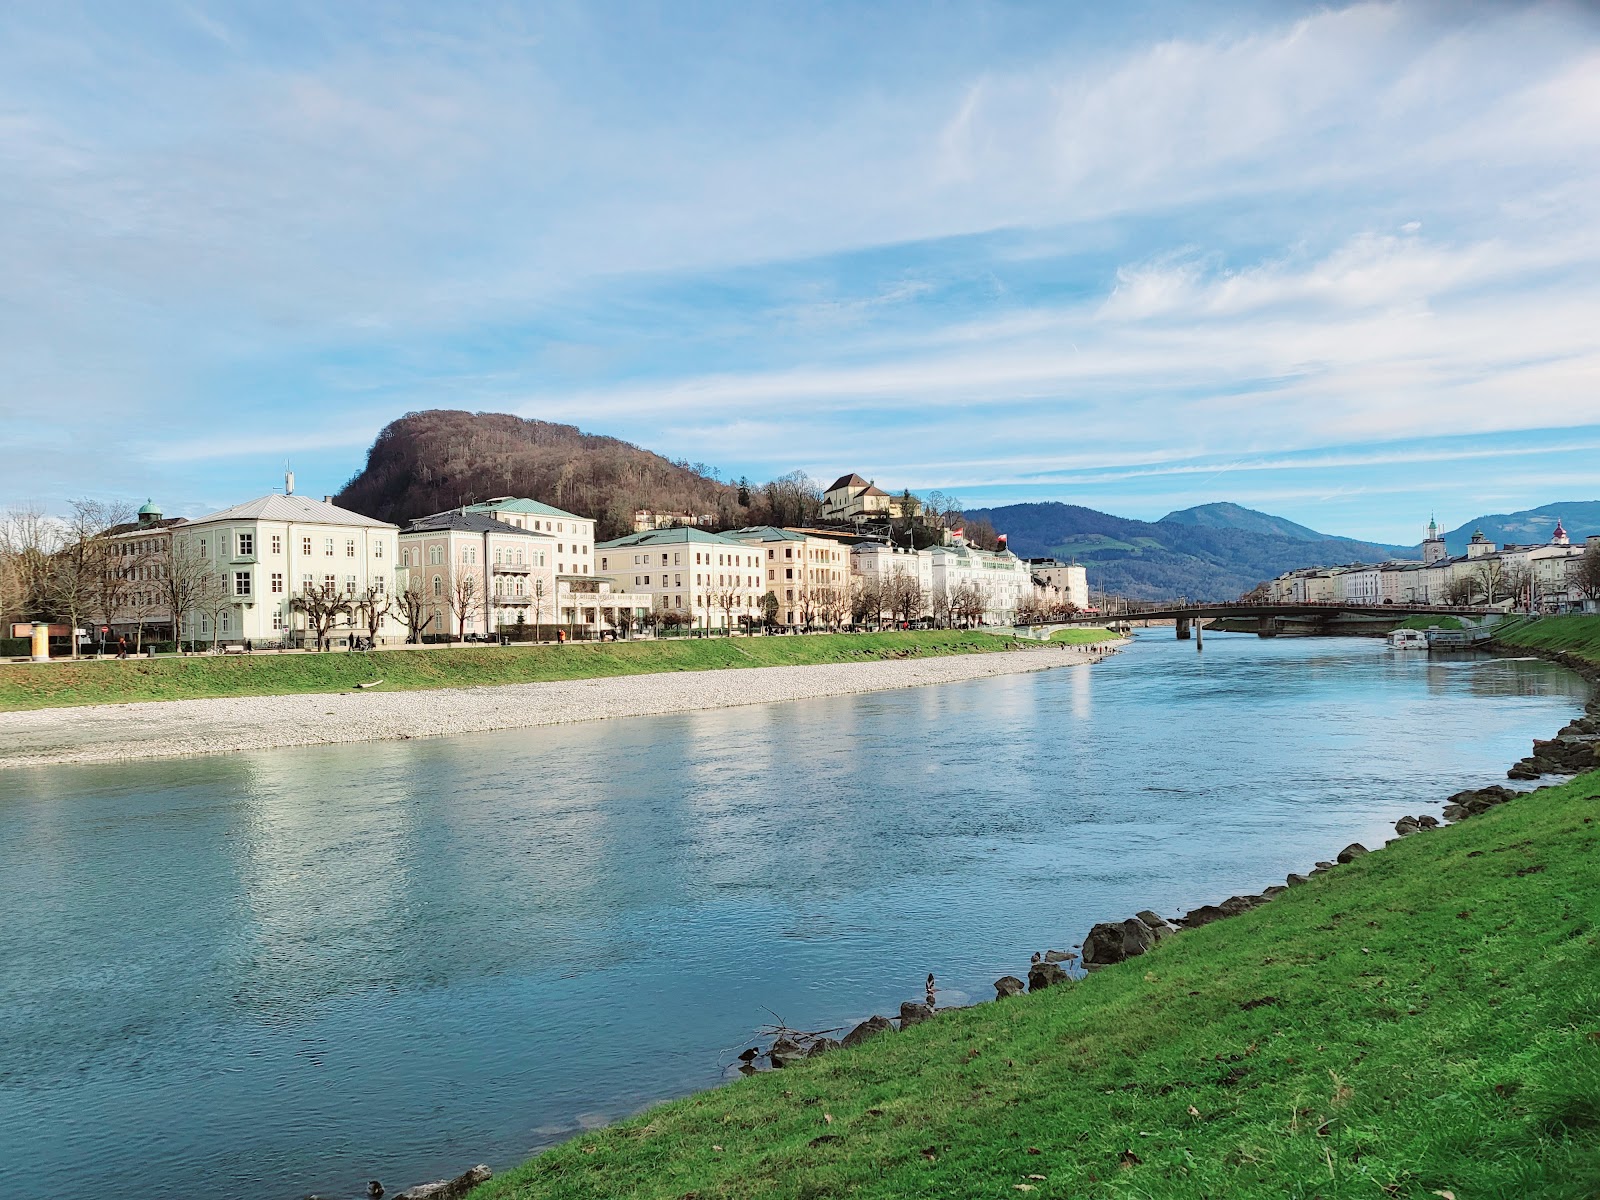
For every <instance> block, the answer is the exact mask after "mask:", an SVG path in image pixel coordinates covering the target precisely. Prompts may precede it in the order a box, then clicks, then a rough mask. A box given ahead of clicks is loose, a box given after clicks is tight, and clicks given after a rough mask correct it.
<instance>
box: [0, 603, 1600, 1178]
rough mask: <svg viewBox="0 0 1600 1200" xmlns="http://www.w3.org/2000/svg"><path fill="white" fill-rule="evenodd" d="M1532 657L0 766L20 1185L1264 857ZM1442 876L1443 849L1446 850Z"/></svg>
mask: <svg viewBox="0 0 1600 1200" xmlns="http://www.w3.org/2000/svg"><path fill="white" fill-rule="evenodd" d="M1585 696H1586V688H1585V685H1584V684H1583V683H1582V681H1581V680H1579V679H1578V678H1577V677H1576V676H1574V675H1572V674H1570V673H1568V672H1566V671H1564V670H1562V669H1560V668H1558V667H1554V666H1551V665H1549V664H1546V663H1543V662H1537V661H1530V660H1525V661H1511V660H1496V659H1453V660H1441V659H1438V658H1433V659H1430V658H1429V657H1428V656H1426V655H1422V654H1415V653H1412V654H1400V653H1395V652H1391V651H1388V650H1386V649H1385V647H1384V646H1383V645H1381V644H1380V643H1378V642H1374V641H1363V640H1352V639H1335V640H1288V639H1279V640H1273V641H1260V640H1257V639H1256V638H1254V637H1226V636H1218V635H1213V636H1212V637H1209V638H1207V639H1206V644H1205V650H1204V653H1199V654H1197V653H1196V652H1195V649H1194V644H1193V643H1192V642H1176V641H1174V640H1172V639H1171V634H1170V632H1163V631H1156V630H1152V631H1150V632H1149V633H1148V634H1146V635H1145V636H1144V637H1143V638H1142V639H1141V640H1140V641H1139V642H1138V643H1137V644H1135V645H1134V646H1132V647H1130V648H1129V649H1128V650H1127V651H1126V652H1124V653H1123V654H1122V655H1120V656H1118V657H1116V658H1114V659H1112V660H1110V661H1109V662H1107V663H1105V664H1103V665H1100V666H1095V667H1088V666H1078V667H1067V668H1062V669H1059V670H1054V671H1048V672H1042V673H1038V674H1026V675H1014V676H1007V677H1001V678H993V679H981V680H973V681H969V682H962V683H954V684H947V685H943V686H939V687H928V688H920V689H913V690H906V691H893V692H882V693H876V694H867V695H855V696H849V697H844V698H841V699H837V700H807V701H797V702H791V703H784V704H771V705H760V706H752V707H747V708H736V709H725V710H719V711H710V712H702V713H694V714H684V715H673V716H662V717H647V718H637V719H631V720H617V721H608V722H596V723H592V724H586V725H576V726H561V727H547V728H539V729H527V730H515V731H508V732H501V733H484V734H473V735H469V736H461V737H455V738H441V739H429V740H416V741H409V742H388V743H372V744H357V745H341V746H320V747H309V748H295V749H285V750H268V751H256V752H249V753H243V754H236V755H229V756H224V757H214V758H201V759H185V760H174V761H153V762H142V763H134V764H129V765H121V766H76V767H64V766H57V767H49V768H37V769H30V770H21V771H10V772H6V773H5V774H4V775H0V914H3V916H0V1013H3V1014H4V1016H3V1019H0V1163H4V1164H6V1169H7V1177H8V1190H9V1191H10V1194H13V1195H20V1196H30V1197H31V1196H37V1197H65V1196H75V1195H90V1194H101V1193H104V1192H106V1191H107V1190H110V1191H114V1192H116V1193H117V1194H121V1195H138V1196H141V1197H168V1196H170V1197H195V1196H207V1197H233V1196H238V1197H245V1196H249V1197H256V1198H262V1197H264V1198H268V1200H271V1198H274V1197H282V1198H284V1200H289V1198H291V1197H299V1196H303V1195H305V1194H306V1193H308V1192H317V1193H320V1194H322V1195H324V1196H351V1195H356V1194H359V1192H360V1190H361V1188H362V1187H363V1186H364V1184H365V1181H366V1180H367V1179H369V1178H374V1177H376V1178H380V1179H382V1180H384V1181H385V1183H386V1184H388V1185H389V1186H390V1187H391V1190H392V1189H394V1188H395V1187H398V1186H405V1185H407V1184H409V1183H414V1182H417V1181H419V1180H422V1179H425V1178H437V1177H438V1176H440V1175H443V1174H446V1173H451V1172H454V1171H459V1170H461V1169H462V1168H464V1167H465V1166H467V1165H469V1164H471V1163H474V1162H479V1161H488V1162H490V1163H491V1164H493V1165H495V1166H496V1167H503V1166H506V1165H509V1164H510V1163H512V1162H514V1161H516V1160H518V1159H520V1158H521V1157H523V1156H524V1155H526V1154H527V1153H529V1152H531V1151H533V1150H536V1149H538V1148H539V1147H541V1146H545V1145H548V1144H550V1143H552V1142H555V1141H558V1140H560V1139H562V1138H565V1137H568V1136H570V1135H571V1134H573V1133H574V1132H576V1131H577V1130H579V1129H582V1128H586V1127H591V1126H594V1125H597V1124H600V1123H604V1122H605V1121H608V1120H612V1119H615V1118H617V1117H619V1116H622V1115H626V1114H628V1113H630V1112H633V1111H635V1110H637V1109H638V1108H639V1107H641V1106H643V1105H645V1104H647V1103H649V1102H651V1101H653V1100H657V1099H660V1098H663V1097H666V1096H670V1095H674V1094H679V1093H682V1092H685V1091H689V1090H693V1089H695V1088H700V1087H706V1086H711V1085H714V1084H716V1083H717V1082H718V1081H719V1080H720V1079H721V1078H722V1077H723V1070H722V1066H723V1065H724V1064H727V1063H730V1062H731V1061H732V1059H733V1055H734V1054H735V1053H736V1052H737V1051H738V1050H739V1049H740V1048H742V1047H743V1046H746V1045H749V1044H750V1033H751V1031H752V1030H753V1029H754V1028H755V1027H757V1026H759V1025H761V1024H763V1023H765V1022H767V1021H768V1020H769V1019H770V1017H769V1010H771V1011H772V1012H776V1013H779V1014H781V1015H782V1016H783V1017H784V1018H785V1019H786V1020H787V1021H788V1022H789V1023H790V1024H791V1025H794V1026H796V1027H799V1028H821V1027H824V1026H832V1025H838V1024H843V1023H845V1022H846V1021H849V1020H851V1019H858V1018H861V1017H864V1016H866V1015H867V1014H869V1013H871V1012H873V1011H879V1012H891V1011H894V1010H895V1008H896V1007H897V1006H898V1004H899V1002H900V1001H901V1000H906V999H915V998H919V997H920V994H921V990H922V980H923V977H924V975H925V974H926V973H927V972H929V971H933V972H935V973H936V974H937V976H938V977H939V980H940V982H941V986H942V988H943V989H944V990H943V992H942V993H941V998H942V1000H943V1001H944V1002H945V1003H954V1002H960V1001H961V1000H962V999H963V994H964V993H965V994H970V996H971V997H972V998H974V999H983V998H988V997H990V996H992V994H993V993H992V990H991V988H990V983H991V981H992V980H993V979H995V978H996V977H997V976H999V975H1002V974H1006V973H1013V972H1014V973H1018V974H1022V973H1024V970H1023V969H1024V968H1025V966H1026V964H1027V961H1028V955H1029V953H1030V952H1031V951H1033V950H1035V949H1045V948H1047V947H1051V946H1057V947H1067V946H1070V945H1072V944H1073V943H1075V942H1076V941H1078V940H1079V939H1080V938H1081V937H1082V935H1083V933H1084V932H1085V931H1086V930H1087V929H1088V927H1089V925H1090V924H1091V923H1092V922H1094V921H1096V920H1100V919H1104V918H1121V917H1123V916H1126V915H1127V914H1129V913H1131V912H1133V911H1134V910H1136V909H1140V908H1147V907H1150V908H1156V909H1159V910H1162V911H1165V912H1175V911H1177V910H1179V909H1181V908H1183V907H1188V906H1190V905H1192V904H1195V903H1200V902H1205V901H1216V900H1219V899H1221V898H1222V897H1224V896H1227V895H1229V894H1231V893H1234V892H1238V891H1243V890H1251V889H1258V888H1260V887H1262V886H1264V885H1266V884H1268V883H1272V882H1278V881H1281V880H1282V877H1283V875H1284V874H1285V873H1286V872H1288V871H1290V870H1301V869H1305V868H1307V867H1309V866H1310V865H1311V863H1312V862H1313V861H1314V860H1316V859H1319V858H1326V857H1329V856H1331V854H1332V853H1333V852H1334V851H1335V850H1337V849H1338V848H1339V847H1340V846H1343V845H1344V844H1346V843H1347V842H1350V841H1353V840H1361V841H1364V842H1366V843H1367V844H1368V845H1376V844H1380V843H1381V842H1382V841H1383V840H1384V838H1385V837H1386V836H1389V835H1390V834H1391V828H1390V827H1391V825H1392V823H1393V821H1394V820H1395V818H1396V817H1398V816H1400V815H1402V814H1404V813H1419V812H1435V813H1436V812H1437V811H1438V808H1437V807H1430V806H1431V805H1435V804H1436V803H1437V802H1438V801H1439V800H1441V799H1442V798H1443V797H1444V796H1445V795H1447V794H1448V793H1450V792H1453V791H1456V790H1458V789H1461V788H1464V787H1468V786H1475V785H1483V784H1487V783H1489V782H1492V781H1495V780H1499V779H1502V778H1503V776H1504V771H1505V767H1506V765H1507V764H1508V763H1510V762H1511V761H1513V760H1514V759H1516V758H1518V757H1520V756H1521V755H1522V754H1524V753H1526V751H1527V749H1528V744H1529V741H1530V739H1532V738H1533V737H1535V736H1540V737H1544V736H1549V735H1550V734H1552V733H1553V732H1554V731H1555V730H1556V729H1557V728H1558V727H1559V726H1560V725H1561V724H1563V723H1564V722H1565V721H1566V720H1567V719H1569V718H1570V716H1571V715H1572V714H1573V713H1574V712H1575V711H1576V710H1577V709H1578V708H1579V707H1580V706H1581V704H1582V702H1583V700H1584V698H1585ZM1439 886H1441V887H1449V886H1450V884H1449V880H1447V879H1443V880H1440V881H1439Z"/></svg>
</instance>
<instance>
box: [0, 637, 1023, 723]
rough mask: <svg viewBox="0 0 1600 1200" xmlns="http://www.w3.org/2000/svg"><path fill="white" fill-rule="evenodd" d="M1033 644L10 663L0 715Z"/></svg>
mask: <svg viewBox="0 0 1600 1200" xmlns="http://www.w3.org/2000/svg"><path fill="white" fill-rule="evenodd" d="M1029 644H1030V643H1028V642H1019V641H1018V640H1017V639H1015V638H1010V637H1002V636H998V635H995V634H989V633H974V632H962V631H953V630H937V631H929V632H901V633H850V634H808V635H806V636H803V637H757V638H704V639H701V638H682V639H671V640H665V641H659V642H655V641H638V642H598V643H581V644H577V645H567V646H474V647H464V646H463V647H453V648H444V649H408V650H380V651H377V652H375V653H372V654H347V653H342V652H335V653H329V654H282V655H279V654H256V655H249V656H245V655H240V656H236V657H227V658H221V657H210V656H202V657H193V658H158V659H129V660H127V661H123V662H119V661H116V660H114V659H111V660H98V661H93V662H82V663H64V662H56V663H51V664H49V665H45V664H43V663H40V664H37V665H34V664H7V665H4V666H0V712H3V711H16V710H19V709H33V708H55V707H62V706H67V705H79V704H124V703H128V702H130V701H135V700H190V699H195V698H197V697H204V696H273V695H288V694H292V693H299V692H338V691H347V690H349V689H350V688H351V687H352V686H354V685H355V684H357V683H363V682H367V681H369V680H373V679H382V680H383V688H384V690H385V691H396V690H408V689H414V688H442V687H477V686H483V685H490V684H502V683H537V682H542V681H546V680H556V679H588V678H594V677H597V676H606V675H645V674H651V673H654V672H658V671H709V670H714V669H716V668H719V667H773V666H803V665H808V664H814V663H845V662H868V661H873V660H878V659H887V658H910V657H917V656H935V655H946V654H981V653H987V652H992V651H996V650H1009V649H1012V648H1015V647H1017V646H1019V645H1022V646H1027V645H1029ZM1032 644H1035V645H1036V644H1037V643H1032Z"/></svg>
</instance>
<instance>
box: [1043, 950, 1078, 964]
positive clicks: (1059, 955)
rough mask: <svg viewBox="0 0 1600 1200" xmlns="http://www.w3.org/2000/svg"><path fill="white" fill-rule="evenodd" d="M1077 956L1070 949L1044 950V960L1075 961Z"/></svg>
mask: <svg viewBox="0 0 1600 1200" xmlns="http://www.w3.org/2000/svg"><path fill="white" fill-rule="evenodd" d="M1077 957H1078V956H1077V955H1076V954H1074V953H1073V952H1072V951H1071V950H1046V951H1045V952H1044V960H1045V962H1075V961H1076V960H1077Z"/></svg>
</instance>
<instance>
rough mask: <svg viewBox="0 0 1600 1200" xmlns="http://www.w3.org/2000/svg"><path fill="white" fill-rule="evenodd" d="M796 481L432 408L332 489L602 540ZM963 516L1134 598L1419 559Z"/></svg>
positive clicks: (1140, 527)
mask: <svg viewBox="0 0 1600 1200" xmlns="http://www.w3.org/2000/svg"><path fill="white" fill-rule="evenodd" d="M802 482H803V481H802ZM782 485H787V486H782ZM803 491H804V489H797V488H796V486H795V480H794V478H793V477H785V479H784V480H780V481H774V483H772V484H768V485H766V486H763V487H750V488H747V489H741V488H739V487H736V486H734V485H732V484H730V483H726V482H723V481H721V480H719V479H717V478H715V476H714V473H713V472H712V471H711V470H710V468H708V467H705V466H704V465H703V464H698V463H697V464H689V463H685V462H675V461H672V460H669V459H667V458H664V457H662V456H661V455H659V454H655V453H653V452H651V451H649V450H645V449H642V448H641V447H638V446H635V445H633V444H631V443H629V442H624V441H621V440H620V439H618V438H612V437H601V436H597V435H594V434H588V433H584V432H582V431H581V430H579V429H577V428H576V427H574V426H571V425H556V424H552V423H550V422H546V421H536V420H529V419H525V418H522V417H516V416H511V415H508V414H505V413H469V412H457V411H448V410H430V411H427V412H416V413H407V414H406V415H405V416H404V417H401V418H400V419H399V420H396V421H394V422H391V423H390V424H389V425H388V426H386V427H385V428H384V430H383V431H382V432H381V433H380V434H379V435H378V438H377V440H376V441H375V442H374V443H373V445H372V448H371V449H370V450H369V451H368V453H367V462H366V465H365V467H363V468H362V470H361V471H360V472H359V473H357V474H356V475H355V476H354V477H353V478H352V479H351V480H350V482H349V483H347V484H346V485H345V487H344V490H343V491H341V492H340V493H339V495H338V497H336V499H337V501H338V503H340V504H342V505H344V506H345V507H347V508H352V509H354V510H356V511H357V512H363V513H367V514H369V515H370V516H374V517H378V518H380V519H382V520H387V521H395V522H397V523H404V522H406V521H409V520H411V519H412V518H414V517H419V516H423V515H426V514H428V513H434V512H439V511H441V510H443V509H446V508H451V507H454V506H455V505H458V504H467V503H472V502H474V501H477V500H487V499H490V498H491V497H494V496H506V495H516V496H526V497H529V498H531V499H534V500H541V501H543V502H544V503H546V504H552V505H555V506H556V507H558V508H564V509H567V510H568V511H571V512H580V513H583V514H585V515H587V516H592V517H594V518H595V519H596V522H597V524H598V529H597V530H596V534H597V537H598V538H599V539H600V540H604V539H607V538H613V537H617V536H620V535H621V534H624V533H629V532H631V531H632V529H633V513H634V510H636V509H640V508H648V509H652V510H656V511H665V512H692V513H695V514H697V515H698V514H707V515H709V516H711V518H712V519H713V521H714V523H715V525H716V527H718V528H733V527H735V526H737V525H748V524H760V523H763V522H771V523H775V524H792V523H794V522H795V521H797V520H808V519H812V516H813V513H812V506H814V503H815V497H814V496H813V497H812V498H811V499H810V500H809V501H808V500H806V498H805V496H804V495H800V494H798V493H800V492H803ZM790 492H796V493H797V494H796V495H792V496H791V495H789V493H790ZM796 514H799V515H798V516H797V515H796ZM966 516H967V519H968V521H969V523H972V524H976V523H978V522H980V521H983V520H987V521H988V522H990V523H991V524H992V525H993V527H994V528H995V529H996V530H998V531H1000V532H1001V533H1004V534H1006V535H1008V539H1009V544H1010V546H1011V549H1012V550H1013V551H1015V552H1016V553H1017V554H1019V555H1022V556H1023V557H1025V558H1030V557H1031V558H1043V557H1054V558H1061V559H1075V560H1076V561H1078V562H1081V563H1084V564H1085V565H1087V566H1088V568H1089V579H1090V584H1091V586H1092V587H1094V588H1095V589H1096V590H1097V591H1100V590H1104V591H1109V592H1114V593H1117V594H1120V595H1124V596H1129V597H1133V598H1137V599H1150V600H1165V599H1171V598H1174V597H1179V596H1187V597H1189V598H1191V599H1200V598H1205V599H1232V598H1233V597H1235V596H1238V595H1240V594H1242V593H1244V592H1247V591H1249V590H1250V589H1251V588H1252V587H1254V586H1255V585H1256V584H1258V583H1260V582H1262V581H1263V580H1266V579H1271V578H1272V577H1273V576H1275V575H1279V574H1282V573H1283V572H1284V571H1289V570H1293V569H1295V568H1297V567H1311V566H1332V565H1335V564H1339V563H1348V562H1358V561H1360V562H1374V561H1383V560H1385V559H1390V558H1411V559H1415V558H1420V557H1421V547H1420V544H1419V545H1413V546H1394V545H1386V544H1384V543H1379V542H1368V541H1362V540H1360V539H1356V538H1346V537H1337V536H1334V535H1331V534H1326V533H1321V532H1318V531H1317V530H1315V529H1310V528H1308V527H1306V526H1304V525H1300V524H1297V523H1295V522H1294V521H1290V520H1287V519H1285V518H1283V517H1277V516H1273V515H1272V514H1270V513H1264V512H1258V511H1256V510H1255V509H1250V508H1244V507H1243V506H1241V505H1238V504H1230V503H1216V504H1202V505H1200V506H1198V507H1195V508H1185V509H1181V510H1179V511H1177V512H1170V513H1168V514H1167V515H1166V516H1164V517H1162V518H1161V519H1160V520H1159V521H1136V520H1131V519H1129V518H1126V517H1117V516H1113V515H1111V514H1110V513H1104V512H1099V511H1096V510H1095V509H1092V508H1083V507H1081V506H1079V505H1075V504H1058V503H1042V504H1010V505H1006V506H1004V507H1000V508H986V509H969V510H968V511H967V513H966ZM1558 517H1559V518H1560V519H1561V521H1562V522H1563V524H1564V525H1565V526H1566V529H1567V531H1568V533H1570V534H1571V536H1572V540H1573V541H1574V542H1577V541H1581V540H1582V539H1583V538H1584V537H1585V536H1587V535H1588V534H1591V533H1600V501H1573V502H1566V503H1561V504H1547V505H1542V506H1541V507H1539V508H1531V509H1526V510H1524V511H1521V512H1514V513H1497V514H1492V515H1487V516H1483V517H1478V518H1476V519H1475V520H1471V521H1467V522H1465V523H1463V524H1462V525H1460V526H1459V527H1458V528H1456V529H1452V530H1450V531H1449V532H1448V533H1447V534H1446V535H1445V541H1446V545H1447V546H1448V547H1449V549H1450V551H1451V553H1453V554H1461V553H1464V552H1465V548H1466V544H1467V540H1468V539H1469V538H1470V537H1471V536H1472V533H1473V531H1474V530H1476V529H1479V528H1481V529H1482V530H1483V532H1484V534H1485V536H1487V537H1488V538H1489V539H1490V540H1491V541H1494V542H1497V543H1505V542H1540V541H1547V540H1549V537H1550V532H1551V530H1553V529H1554V528H1555V523H1556V519H1557V518H1558Z"/></svg>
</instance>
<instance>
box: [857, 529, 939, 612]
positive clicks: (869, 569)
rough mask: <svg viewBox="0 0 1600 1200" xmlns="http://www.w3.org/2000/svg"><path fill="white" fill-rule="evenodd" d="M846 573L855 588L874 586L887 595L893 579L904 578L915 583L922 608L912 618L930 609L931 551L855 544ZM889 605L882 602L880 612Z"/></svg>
mask: <svg viewBox="0 0 1600 1200" xmlns="http://www.w3.org/2000/svg"><path fill="white" fill-rule="evenodd" d="M850 572H851V575H852V576H853V579H854V584H853V586H854V587H855V588H857V589H859V588H863V587H875V588H877V589H878V590H879V591H880V592H881V593H885V594H886V593H887V592H888V590H889V589H890V588H891V587H893V586H894V584H895V579H896V576H899V575H906V576H909V577H910V578H912V579H914V580H916V582H917V584H918V586H920V587H921V589H922V608H921V610H920V611H919V612H917V613H916V614H914V615H913V618H912V619H913V620H915V619H916V618H917V617H921V616H926V615H927V614H928V613H929V612H930V611H932V607H933V552H932V551H931V550H908V549H907V548H906V547H904V546H891V545H889V544H887V543H884V542H857V543H856V544H855V545H854V546H852V547H850ZM891 607H892V605H891V604H890V603H889V602H888V601H887V600H885V603H884V606H883V610H884V612H886V613H887V612H888V611H889V609H890V608H891Z"/></svg>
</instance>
